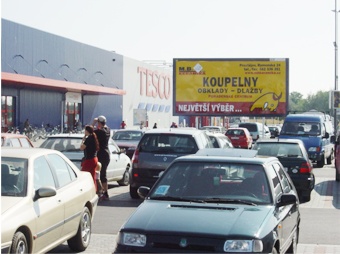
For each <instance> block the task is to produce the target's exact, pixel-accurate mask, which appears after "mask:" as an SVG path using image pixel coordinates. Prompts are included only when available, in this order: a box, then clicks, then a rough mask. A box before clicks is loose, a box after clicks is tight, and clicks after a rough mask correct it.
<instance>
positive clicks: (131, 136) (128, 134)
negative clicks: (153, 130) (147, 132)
mask: <svg viewBox="0 0 340 254" xmlns="http://www.w3.org/2000/svg"><path fill="white" fill-rule="evenodd" d="M142 136H143V132H140V131H117V132H115V134H113V136H112V139H113V140H140V139H141V138H142Z"/></svg>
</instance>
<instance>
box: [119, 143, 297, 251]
mask: <svg viewBox="0 0 340 254" xmlns="http://www.w3.org/2000/svg"><path fill="white" fill-rule="evenodd" d="M138 193H139V195H141V197H144V198H145V199H144V201H143V203H142V204H141V205H140V206H139V207H138V208H137V209H136V211H135V212H134V213H133V214H132V215H131V217H130V218H129V219H128V220H127V221H126V223H125V224H124V225H123V226H122V227H121V229H120V231H119V233H118V236H117V240H116V243H117V244H116V247H115V250H114V252H115V253H148V252H150V253H151V252H154V253H162V252H171V253H175V252H196V253H197V252H206V253H213V252H216V253H223V252H229V253H245V252H251V253H286V252H287V253H295V252H296V249H297V243H298V239H299V225H300V212H299V201H298V196H297V192H296V190H295V187H294V184H293V182H292V181H291V179H290V177H289V175H288V174H287V173H286V172H285V171H284V168H283V166H282V164H281V163H280V162H279V160H278V159H277V158H275V157H256V151H253V150H245V149H219V148H213V149H202V150H199V151H198V152H197V153H196V154H195V155H188V156H182V157H180V158H176V159H175V160H174V161H173V162H172V163H171V164H170V166H169V167H168V168H167V169H166V170H165V171H164V173H163V174H162V175H161V177H160V178H159V180H158V181H157V182H156V183H155V185H154V186H153V187H152V188H151V190H150V188H149V187H140V188H139V189H138Z"/></svg>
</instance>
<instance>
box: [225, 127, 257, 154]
mask: <svg viewBox="0 0 340 254" xmlns="http://www.w3.org/2000/svg"><path fill="white" fill-rule="evenodd" d="M225 135H226V136H227V137H228V138H229V139H230V140H231V143H232V144H233V146H234V147H235V148H243V149H250V148H251V147H252V145H253V138H252V136H251V134H250V132H249V131H248V129H247V128H242V127H235V128H229V129H228V130H227V131H226V133H225Z"/></svg>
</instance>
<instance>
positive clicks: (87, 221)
mask: <svg viewBox="0 0 340 254" xmlns="http://www.w3.org/2000/svg"><path fill="white" fill-rule="evenodd" d="M91 229H92V224H91V213H90V210H89V209H88V208H87V207H84V209H83V213H82V215H81V219H80V222H79V226H78V231H77V234H76V235H75V236H74V237H72V238H71V239H69V240H68V241H67V244H68V246H69V247H70V249H71V250H73V251H84V250H86V248H87V246H89V244H90V239H91Z"/></svg>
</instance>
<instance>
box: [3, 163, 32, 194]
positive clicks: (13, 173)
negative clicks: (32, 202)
mask: <svg viewBox="0 0 340 254" xmlns="http://www.w3.org/2000/svg"><path fill="white" fill-rule="evenodd" d="M27 165H28V163H27V160H26V159H18V158H7V157H1V196H11V197H25V196H26V195H27Z"/></svg>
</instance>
